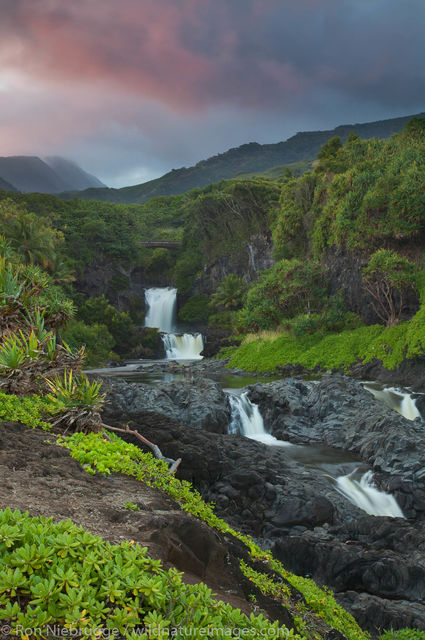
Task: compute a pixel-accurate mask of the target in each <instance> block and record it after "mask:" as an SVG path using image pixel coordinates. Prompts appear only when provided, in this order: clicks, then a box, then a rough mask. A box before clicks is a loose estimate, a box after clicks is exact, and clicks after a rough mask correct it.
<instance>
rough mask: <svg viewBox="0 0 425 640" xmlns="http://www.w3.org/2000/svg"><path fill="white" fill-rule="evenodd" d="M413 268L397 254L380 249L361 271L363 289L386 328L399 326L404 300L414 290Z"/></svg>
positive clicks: (412, 265) (413, 266)
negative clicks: (408, 292) (407, 293)
mask: <svg viewBox="0 0 425 640" xmlns="http://www.w3.org/2000/svg"><path fill="white" fill-rule="evenodd" d="M414 283H415V265H414V264H412V263H411V262H410V261H409V260H407V258H404V257H403V256H401V255H400V254H398V253H397V252H396V251H390V250H388V249H380V250H379V251H376V252H375V253H374V254H373V255H372V256H371V258H370V260H369V264H368V265H367V267H365V268H364V269H363V288H364V289H365V291H367V293H368V294H369V295H370V296H371V298H372V302H371V304H372V308H373V310H374V311H375V313H376V315H377V316H378V318H379V319H380V320H382V322H384V323H385V324H386V325H387V327H392V326H393V325H395V324H398V323H399V322H400V318H401V315H402V312H403V304H404V296H405V294H406V292H407V291H408V290H409V289H412V288H413V287H414Z"/></svg>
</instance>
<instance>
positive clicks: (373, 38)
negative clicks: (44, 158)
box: [0, 0, 425, 181]
mask: <svg viewBox="0 0 425 640" xmlns="http://www.w3.org/2000/svg"><path fill="white" fill-rule="evenodd" d="M0 4H1V20H0V105H1V106H0V140H1V143H2V145H3V149H1V148H0V155H3V154H4V153H42V152H44V153H50V154H55V153H62V154H64V155H67V153H68V152H69V150H70V149H71V151H72V153H73V156H74V158H75V159H76V160H77V161H78V160H79V159H80V157H79V154H81V157H82V158H83V160H84V158H87V160H88V161H90V165H88V166H86V168H88V169H89V170H92V171H95V172H96V170H97V167H99V168H100V171H101V173H102V177H103V178H104V179H105V180H107V181H108V178H109V177H110V176H111V175H113V174H115V175H118V174H119V175H122V176H124V174H125V175H128V176H130V175H136V174H137V175H139V174H140V175H146V176H149V177H152V173H155V172H156V173H157V174H158V173H161V171H165V170H167V169H169V168H172V167H173V166H180V165H184V164H185V165H189V164H191V163H193V162H195V161H196V160H199V159H201V158H203V157H207V156H208V155H211V154H213V153H217V152H219V151H224V150H225V149H226V148H228V147H229V146H236V145H237V144H241V143H243V142H247V141H250V140H257V141H259V142H265V141H268V142H272V141H278V140H281V139H284V138H285V137H288V136H289V135H291V134H293V133H295V132H296V131H297V130H300V129H316V128H331V127H333V126H335V125H338V124H340V123H342V122H350V121H351V122H353V121H357V122H358V121H362V120H374V119H380V118H385V117H393V116H397V115H404V114H408V113H414V112H417V111H419V110H424V102H425V73H424V67H423V59H424V53H425V51H424V50H425V45H424V37H423V34H424V32H425V3H424V2H423V0H403V1H400V0H119V1H118V0H72V2H63V0H0ZM138 149H140V152H139V151H138ZM114 163H115V169H114V168H113V167H114ZM122 179H123V181H125V179H124V178H122ZM134 180H135V181H137V179H136V178H135V179H134Z"/></svg>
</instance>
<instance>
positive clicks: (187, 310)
mask: <svg viewBox="0 0 425 640" xmlns="http://www.w3.org/2000/svg"><path fill="white" fill-rule="evenodd" d="M208 303H209V298H208V297H207V296H203V295H199V296H192V297H191V298H189V300H188V301H187V302H186V303H185V304H184V305H183V306H182V308H181V309H180V310H179V314H178V316H179V320H180V321H181V322H187V323H188V324H190V323H192V322H193V323H196V322H198V323H204V324H205V323H207V322H208V318H209V316H210V315H211V307H209V306H208Z"/></svg>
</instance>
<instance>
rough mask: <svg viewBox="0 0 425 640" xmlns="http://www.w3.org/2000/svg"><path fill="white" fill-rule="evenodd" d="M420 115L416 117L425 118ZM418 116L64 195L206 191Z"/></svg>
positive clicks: (136, 196)
mask: <svg viewBox="0 0 425 640" xmlns="http://www.w3.org/2000/svg"><path fill="white" fill-rule="evenodd" d="M424 115H425V114H419V115H418V116H416V117H421V116H424ZM412 117H414V116H405V117H403V118H392V119H390V120H378V121H376V122H366V123H363V124H353V125H341V126H339V127H336V128H335V129H332V130H329V131H304V132H300V133H297V134H296V135H294V136H292V137H291V138H289V139H288V140H286V141H285V142H278V143H276V144H258V143H257V142H250V143H249V144H244V145H242V146H240V147H236V148H234V149H229V150H228V151H226V152H225V153H221V154H219V155H216V156H213V157H211V158H208V159H207V160H201V161H200V162H198V163H197V164H196V165H195V166H193V167H188V168H186V167H182V168H180V169H173V170H172V171H170V172H168V173H166V174H165V175H163V176H162V177H161V178H157V179H156V180H150V181H149V182H145V183H143V184H139V185H135V186H132V187H124V188H122V189H88V190H86V191H83V192H80V193H76V192H75V191H74V192H72V193H64V194H61V196H62V197H63V198H66V199H69V198H71V197H75V196H78V197H79V198H86V199H94V200H103V201H106V202H116V203H141V202H146V201H147V200H149V199H151V198H154V197H156V196H162V195H175V194H179V193H184V192H185V191H188V190H189V189H193V188H195V187H199V188H202V187H205V186H206V185H208V184H211V183H213V182H218V181H220V180H226V179H229V178H233V177H235V176H238V175H239V174H241V173H242V174H252V173H262V172H264V171H267V170H268V169H270V168H271V167H276V166H280V165H287V164H292V163H298V162H305V161H310V160H313V159H314V158H315V157H316V156H317V153H318V152H319V151H320V148H321V147H322V145H323V144H325V142H327V141H328V140H329V139H330V138H333V137H334V136H340V137H341V139H342V141H343V142H345V140H346V139H347V137H348V136H349V135H350V133H353V132H354V133H357V135H359V136H360V137H362V138H373V137H376V138H388V137H389V136H391V135H392V134H393V133H396V132H398V131H401V130H402V129H403V127H404V126H405V125H406V124H407V122H408V121H409V120H410V119H411V118H412Z"/></svg>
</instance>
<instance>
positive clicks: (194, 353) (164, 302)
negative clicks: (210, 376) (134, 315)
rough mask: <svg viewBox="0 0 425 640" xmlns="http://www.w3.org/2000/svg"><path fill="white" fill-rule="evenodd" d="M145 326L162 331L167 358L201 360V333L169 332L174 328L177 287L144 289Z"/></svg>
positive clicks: (202, 342)
mask: <svg viewBox="0 0 425 640" xmlns="http://www.w3.org/2000/svg"><path fill="white" fill-rule="evenodd" d="M145 300H146V306H147V308H148V310H147V313H146V318H145V327H155V328H156V329H159V331H161V332H163V334H164V335H163V336H162V342H163V343H164V348H165V353H166V356H167V358H168V359H169V360H201V359H202V356H201V355H200V354H201V351H202V350H203V348H204V341H203V339H202V335H201V334H200V333H197V334H195V335H192V334H191V333H184V334H182V335H178V334H176V333H171V332H172V331H173V329H175V322H174V319H175V315H176V306H177V289H174V288H172V287H166V288H159V287H157V288H152V289H146V291H145Z"/></svg>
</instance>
